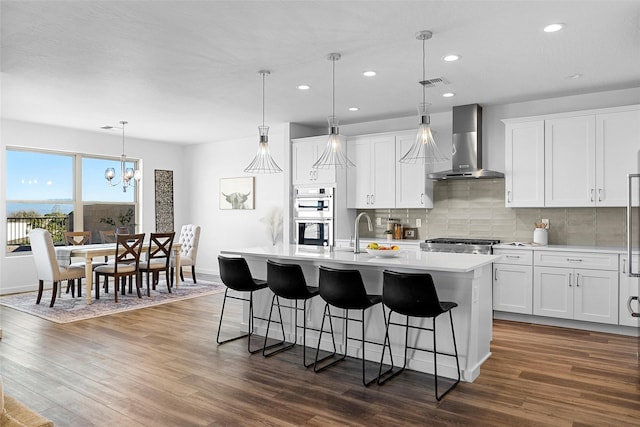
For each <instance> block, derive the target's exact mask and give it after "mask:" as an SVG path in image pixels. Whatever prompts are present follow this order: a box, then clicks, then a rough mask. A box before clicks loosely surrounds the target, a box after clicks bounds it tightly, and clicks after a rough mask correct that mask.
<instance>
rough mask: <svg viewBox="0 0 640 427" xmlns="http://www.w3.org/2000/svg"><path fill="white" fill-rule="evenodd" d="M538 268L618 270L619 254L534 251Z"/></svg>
mask: <svg viewBox="0 0 640 427" xmlns="http://www.w3.org/2000/svg"><path fill="white" fill-rule="evenodd" d="M533 258H534V262H535V265H536V266H546V267H570V268H589V269H593V270H617V269H618V255H617V254H598V253H591V252H555V251H534V255H533Z"/></svg>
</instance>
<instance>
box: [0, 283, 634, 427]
mask: <svg viewBox="0 0 640 427" xmlns="http://www.w3.org/2000/svg"><path fill="white" fill-rule="evenodd" d="M222 296H223V295H222V294H219V295H211V296H205V297H200V298H195V299H191V300H187V301H180V302H176V303H172V304H166V305H161V306H157V307H152V308H147V309H142V310H137V311H133V312H128V313H123V314H117V315H111V316H107V317H102V318H97V319H91V320H85V321H80V322H76V323H71V324H66V325H57V324H54V323H50V322H48V321H45V320H41V319H39V318H36V317H33V316H30V315H26V314H23V313H20V312H18V311H15V310H12V309H7V308H4V307H1V308H0V310H1V311H0V316H1V317H0V324H1V325H2V328H3V338H2V340H1V341H0V372H1V373H2V377H3V381H4V386H5V391H6V392H7V393H9V394H11V395H13V396H14V397H16V398H18V399H19V400H21V401H22V402H24V403H26V404H28V405H29V406H31V407H32V408H33V409H35V410H37V411H39V412H40V413H42V414H43V415H45V416H47V417H48V418H50V419H52V420H53V421H54V422H55V425H56V426H83V427H86V426H116V425H117V426H246V425H261V426H345V425H367V426H399V425H411V426H415V425H425V426H426V425H429V426H431V425H433V426H449V425H457V426H467V425H468V426H640V384H639V372H638V360H637V359H636V352H637V350H638V338H632V337H624V336H618V335H607V334H600V333H589V332H584V331H576V330H569V329H561V328H554V327H546V326H537V325H529V324H522V323H515V322H507V321H496V322H495V323H494V339H493V341H492V352H493V355H492V357H491V358H490V359H489V360H488V361H487V362H486V363H485V364H484V365H483V366H482V372H481V375H480V377H479V378H478V379H477V380H476V381H475V382H474V383H471V384H469V383H461V384H460V385H459V386H458V387H457V388H456V389H454V390H453V391H452V392H451V393H450V394H449V395H447V396H446V397H445V398H444V400H443V401H442V402H440V403H438V402H436V400H435V398H434V396H433V381H432V377H430V376H429V375H424V374H419V373H415V372H406V373H404V374H402V375H400V376H398V377H397V378H395V379H393V380H391V381H389V382H388V383H386V384H385V385H384V386H377V385H373V386H371V387H369V388H365V387H363V386H362V384H361V382H360V370H359V364H358V363H357V362H355V361H347V362H346V363H344V364H340V365H338V366H336V367H334V368H331V369H329V370H327V371H324V372H322V373H318V374H314V372H313V370H312V369H305V368H304V367H302V366H301V363H300V359H301V352H300V351H299V349H296V350H294V351H289V352H285V353H282V354H280V355H277V356H274V357H271V358H268V359H265V358H263V357H262V355H261V354H255V355H249V354H248V353H247V352H246V341H245V340H239V341H235V342H233V343H229V344H225V345H223V346H218V345H217V344H216V342H215V334H216V332H217V326H218V318H219V317H218V316H219V313H220V307H221V302H222ZM229 307H230V306H229ZM235 315H236V316H238V315H239V313H238V311H237V310H236V312H235Z"/></svg>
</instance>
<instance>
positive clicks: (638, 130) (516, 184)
mask: <svg viewBox="0 0 640 427" xmlns="http://www.w3.org/2000/svg"><path fill="white" fill-rule="evenodd" d="M504 123H505V124H506V127H505V129H506V135H505V145H506V147H505V156H506V157H505V170H506V173H505V205H506V206H507V207H544V206H546V207H591V206H625V205H626V198H627V197H626V176H627V174H628V173H635V172H637V167H638V166H637V159H638V155H637V154H638V147H639V145H640V144H639V141H640V106H638V105H632V106H628V107H617V108H608V109H601V110H590V111H582V112H576V113H563V114H555V115H549V116H537V117H527V118H520V119H508V120H504ZM541 156H543V157H541ZM541 159H543V160H541ZM542 188H544V190H542Z"/></svg>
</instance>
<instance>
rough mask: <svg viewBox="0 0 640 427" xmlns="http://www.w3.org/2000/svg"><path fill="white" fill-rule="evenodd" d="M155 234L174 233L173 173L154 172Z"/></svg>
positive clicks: (157, 170) (164, 171)
mask: <svg viewBox="0 0 640 427" xmlns="http://www.w3.org/2000/svg"><path fill="white" fill-rule="evenodd" d="M155 190H156V232H157V233H167V232H170V231H174V225H173V171H167V170H160V169H156V170H155Z"/></svg>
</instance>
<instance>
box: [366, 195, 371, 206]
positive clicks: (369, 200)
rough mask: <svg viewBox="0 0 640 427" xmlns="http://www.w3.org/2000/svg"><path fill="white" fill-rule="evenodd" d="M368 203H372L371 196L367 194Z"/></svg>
mask: <svg viewBox="0 0 640 427" xmlns="http://www.w3.org/2000/svg"><path fill="white" fill-rule="evenodd" d="M367 204H368V205H370V204H371V196H370V195H368V194H367Z"/></svg>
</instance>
